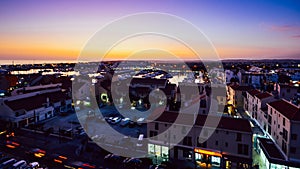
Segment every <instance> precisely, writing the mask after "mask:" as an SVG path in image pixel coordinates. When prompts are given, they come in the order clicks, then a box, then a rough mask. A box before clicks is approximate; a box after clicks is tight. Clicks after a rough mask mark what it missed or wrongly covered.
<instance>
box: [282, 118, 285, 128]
mask: <svg viewBox="0 0 300 169" xmlns="http://www.w3.org/2000/svg"><path fill="white" fill-rule="evenodd" d="M282 125H283V126H285V118H283V121H282Z"/></svg>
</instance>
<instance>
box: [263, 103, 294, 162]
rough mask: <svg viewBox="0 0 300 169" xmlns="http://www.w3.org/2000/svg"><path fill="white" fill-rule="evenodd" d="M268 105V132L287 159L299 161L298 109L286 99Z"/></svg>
mask: <svg viewBox="0 0 300 169" xmlns="http://www.w3.org/2000/svg"><path fill="white" fill-rule="evenodd" d="M267 105H268V133H269V134H270V136H271V137H272V138H273V140H274V141H275V143H276V144H277V145H278V146H279V147H280V148H281V150H282V151H283V153H284V154H285V156H286V157H287V159H288V160H289V161H298V162H300V146H299V145H300V130H299V129H300V109H299V107H297V106H295V105H293V104H291V103H290V102H288V101H286V100H277V101H273V102H270V103H268V104H267Z"/></svg>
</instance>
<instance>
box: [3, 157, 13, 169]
mask: <svg viewBox="0 0 300 169" xmlns="http://www.w3.org/2000/svg"><path fill="white" fill-rule="evenodd" d="M16 162H17V160H16V159H14V158H11V159H9V160H7V161H4V162H3V163H2V164H0V168H1V169H6V168H9V167H11V166H12V165H14V163H16Z"/></svg>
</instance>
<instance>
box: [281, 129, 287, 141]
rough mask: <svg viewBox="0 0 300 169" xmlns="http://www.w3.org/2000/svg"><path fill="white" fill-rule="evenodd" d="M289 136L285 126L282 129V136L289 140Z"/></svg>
mask: <svg viewBox="0 0 300 169" xmlns="http://www.w3.org/2000/svg"><path fill="white" fill-rule="evenodd" d="M287 137H288V131H287V130H286V129H285V128H283V129H282V138H283V139H284V140H285V141H287Z"/></svg>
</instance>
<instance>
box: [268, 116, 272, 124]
mask: <svg viewBox="0 0 300 169" xmlns="http://www.w3.org/2000/svg"><path fill="white" fill-rule="evenodd" d="M268 123H269V124H272V116H269V118H268Z"/></svg>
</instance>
